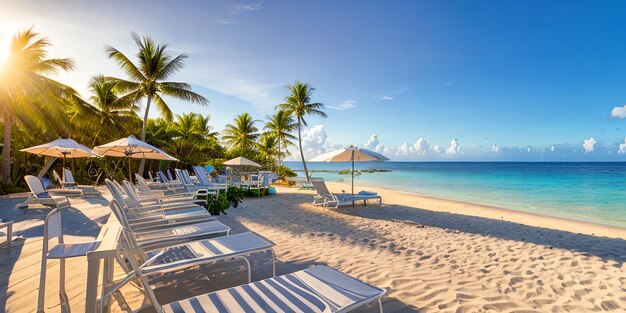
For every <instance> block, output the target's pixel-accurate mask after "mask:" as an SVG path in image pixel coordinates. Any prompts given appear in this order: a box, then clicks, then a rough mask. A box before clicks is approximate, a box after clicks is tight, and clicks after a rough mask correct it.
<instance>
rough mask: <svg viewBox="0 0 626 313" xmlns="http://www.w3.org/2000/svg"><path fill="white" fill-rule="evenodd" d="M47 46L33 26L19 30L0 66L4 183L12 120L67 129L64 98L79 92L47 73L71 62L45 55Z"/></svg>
mask: <svg viewBox="0 0 626 313" xmlns="http://www.w3.org/2000/svg"><path fill="white" fill-rule="evenodd" d="M49 47H50V42H49V41H48V40H47V39H46V38H45V37H40V36H39V34H38V33H36V32H34V31H33V29H32V28H29V29H28V30H25V31H21V32H18V33H17V34H16V35H15V36H14V37H13V38H12V40H11V43H10V46H9V55H8V58H7V59H6V60H5V62H4V64H3V66H2V68H1V69H0V107H1V108H2V117H3V123H4V134H3V135H4V146H3V149H2V166H1V171H2V175H1V176H0V180H1V181H2V183H4V184H8V183H11V143H12V131H13V129H12V128H13V125H14V123H18V124H21V125H23V126H24V127H28V128H31V129H34V130H38V131H42V130H47V131H45V133H48V134H54V135H56V136H66V135H67V134H68V133H69V127H68V125H69V119H68V117H67V115H66V114H65V111H64V108H65V105H66V101H67V100H72V99H75V98H77V97H78V93H77V92H76V91H74V90H73V89H72V88H70V87H68V86H66V85H64V84H61V83H59V82H57V81H55V80H53V79H51V78H50V77H48V76H47V75H51V74H56V73H58V72H59V71H62V70H71V69H73V68H74V63H73V61H72V60H70V59H48V58H47V55H48V51H47V50H48V48H49ZM48 130H49V132H48ZM43 132H44V131H42V133H43ZM48 136H49V135H48Z"/></svg>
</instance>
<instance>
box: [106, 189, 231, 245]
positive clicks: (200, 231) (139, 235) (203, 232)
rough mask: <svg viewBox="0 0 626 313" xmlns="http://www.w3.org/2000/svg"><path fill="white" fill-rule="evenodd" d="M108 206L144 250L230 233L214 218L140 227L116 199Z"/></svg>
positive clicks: (228, 228) (227, 228) (226, 227)
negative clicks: (146, 227)
mask: <svg viewBox="0 0 626 313" xmlns="http://www.w3.org/2000/svg"><path fill="white" fill-rule="evenodd" d="M109 207H110V208H111V212H113V215H115V218H116V219H117V220H118V221H119V222H120V224H121V225H122V226H123V227H124V228H125V229H128V230H129V231H131V232H132V233H133V236H134V240H135V242H136V243H137V245H138V247H140V248H142V249H145V250H146V251H150V250H153V249H159V248H163V247H167V246H171V245H176V244H182V243H187V242H190V241H194V240H200V239H207V238H213V237H219V236H227V235H230V227H228V226H226V225H224V224H222V223H220V222H218V221H215V220H204V221H197V222H195V223H187V224H181V225H177V224H171V223H168V224H164V225H161V227H158V228H151V229H145V228H140V227H137V225H136V224H133V223H132V222H131V221H129V220H128V216H127V215H126V212H125V211H124V209H123V207H122V205H121V204H120V203H119V202H118V201H117V200H115V199H113V200H111V202H110V203H109Z"/></svg>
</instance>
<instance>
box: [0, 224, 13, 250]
mask: <svg viewBox="0 0 626 313" xmlns="http://www.w3.org/2000/svg"><path fill="white" fill-rule="evenodd" d="M3 228H6V229H7V230H6V236H7V241H6V242H3V243H1V244H0V245H4V244H6V245H7V246H11V240H13V222H12V221H9V222H3V221H2V220H0V229H3Z"/></svg>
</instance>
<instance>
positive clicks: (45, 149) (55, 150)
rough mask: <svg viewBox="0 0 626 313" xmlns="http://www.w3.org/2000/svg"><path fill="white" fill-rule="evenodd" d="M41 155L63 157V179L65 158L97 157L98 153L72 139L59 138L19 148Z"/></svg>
mask: <svg viewBox="0 0 626 313" xmlns="http://www.w3.org/2000/svg"><path fill="white" fill-rule="evenodd" d="M20 151H21V152H27V153H32V154H37V155H42V156H51V157H55V158H62V159H63V180H65V159H67V158H88V157H98V156H100V155H98V154H96V153H94V152H93V151H91V149H89V148H87V147H85V146H83V145H81V144H79V143H78V142H76V141H74V140H73V139H69V138H68V139H64V138H59V139H57V140H54V141H51V142H48V143H44V144H42V145H38V146H34V147H30V148H26V149H22V150H20Z"/></svg>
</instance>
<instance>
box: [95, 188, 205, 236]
mask: <svg viewBox="0 0 626 313" xmlns="http://www.w3.org/2000/svg"><path fill="white" fill-rule="evenodd" d="M105 184H106V185H107V188H108V189H109V191H110V192H111V195H112V196H113V198H114V199H115V200H116V201H117V202H118V203H119V204H120V205H121V206H122V209H123V210H124V214H125V215H126V216H127V217H128V220H129V222H130V223H131V224H132V225H134V226H135V227H136V229H139V228H141V229H152V228H160V227H162V226H164V225H166V226H173V225H185V224H189V223H197V222H200V221H209V220H214V218H213V217H212V216H211V214H210V213H209V212H207V211H206V210H205V209H204V208H202V207H200V206H197V205H193V206H189V205H184V206H166V207H164V206H161V205H152V206H143V205H138V206H133V207H130V206H129V205H128V202H127V201H126V200H125V199H124V197H123V195H122V191H121V190H120V189H119V187H118V186H117V185H116V184H115V183H114V182H112V181H111V180H109V179H105Z"/></svg>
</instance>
